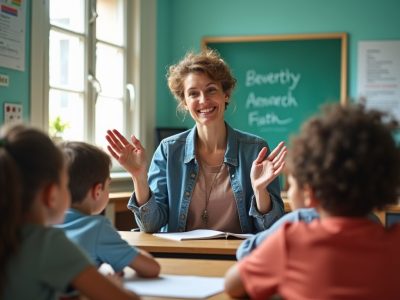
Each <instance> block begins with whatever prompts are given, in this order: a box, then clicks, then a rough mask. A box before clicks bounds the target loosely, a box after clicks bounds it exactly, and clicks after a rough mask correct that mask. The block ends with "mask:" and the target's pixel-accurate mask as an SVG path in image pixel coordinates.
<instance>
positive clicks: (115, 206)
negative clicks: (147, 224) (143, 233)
mask: <svg viewBox="0 0 400 300" xmlns="http://www.w3.org/2000/svg"><path fill="white" fill-rule="evenodd" d="M131 195H132V193H131V192H121V193H110V196H109V198H110V201H109V202H108V204H107V207H106V208H105V213H104V215H105V216H106V217H107V218H108V219H109V220H110V221H111V224H113V225H115V214H116V213H119V212H125V211H128V207H127V205H128V200H129V198H130V197H131ZM132 219H133V217H132ZM132 227H133V224H132Z"/></svg>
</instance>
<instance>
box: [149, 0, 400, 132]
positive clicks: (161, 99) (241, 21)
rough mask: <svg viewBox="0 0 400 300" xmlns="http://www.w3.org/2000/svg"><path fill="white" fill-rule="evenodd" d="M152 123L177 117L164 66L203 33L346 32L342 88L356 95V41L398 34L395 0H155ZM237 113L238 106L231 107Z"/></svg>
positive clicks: (173, 122)
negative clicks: (346, 79)
mask: <svg viewBox="0 0 400 300" xmlns="http://www.w3.org/2000/svg"><path fill="white" fill-rule="evenodd" d="M157 4H158V7H157V21H158V24H157V30H158V31H157V44H158V48H157V84H158V87H157V96H156V97H157V102H156V109H157V111H156V120H157V126H160V127H162V126H166V127H168V126H175V127H180V126H192V124H193V123H192V121H191V120H190V117H186V120H185V121H183V122H182V116H177V114H176V102H175V100H174V99H173V98H172V96H171V95H170V93H169V91H168V88H167V83H166V79H165V73H166V68H167V66H168V65H170V64H171V63H175V62H177V61H178V60H179V59H180V58H181V57H182V56H183V55H184V54H185V52H186V51H187V50H189V49H194V50H199V49H200V41H201V38H202V37H203V36H236V35H271V34H297V33H319V32H323V33H325V32H347V33H348V37H349V62H348V76H349V82H348V91H349V92H348V93H349V95H350V97H353V98H354V97H356V96H357V94H356V93H357V44H358V41H361V40H385V39H388V40H390V39H397V40H399V39H400V1H398V0H379V1H378V0H335V1H321V0H298V1H293V0H279V1H276V0H235V1H232V0H202V1H199V0H158V3H157ZM236 113H239V112H236Z"/></svg>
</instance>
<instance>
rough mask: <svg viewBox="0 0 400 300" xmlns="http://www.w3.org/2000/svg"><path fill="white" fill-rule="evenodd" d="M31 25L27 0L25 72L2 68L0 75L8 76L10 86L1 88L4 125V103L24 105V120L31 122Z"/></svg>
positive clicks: (28, 1)
mask: <svg viewBox="0 0 400 300" xmlns="http://www.w3.org/2000/svg"><path fill="white" fill-rule="evenodd" d="M30 24H31V0H26V23H25V70H24V71H17V70H13V69H8V68H3V67H0V74H2V75H6V76H8V79H9V86H7V87H4V86H0V124H3V123H4V103H6V102H7V103H17V104H22V106H23V108H22V113H23V119H24V120H29V116H30V100H29V94H30V64H31V57H30V44H31V40H30V37H31V35H30V28H31V27H30Z"/></svg>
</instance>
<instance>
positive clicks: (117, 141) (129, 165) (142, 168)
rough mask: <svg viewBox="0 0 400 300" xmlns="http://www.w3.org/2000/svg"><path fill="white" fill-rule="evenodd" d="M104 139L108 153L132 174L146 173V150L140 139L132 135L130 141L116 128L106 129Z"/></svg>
mask: <svg viewBox="0 0 400 300" xmlns="http://www.w3.org/2000/svg"><path fill="white" fill-rule="evenodd" d="M106 139H107V141H108V146H107V149H108V151H109V152H110V154H111V155H112V156H113V157H114V158H115V159H116V160H117V161H118V162H119V163H120V164H121V166H122V167H123V168H124V169H125V170H127V171H128V172H129V173H130V174H131V175H132V176H135V177H136V176H140V175H142V176H143V174H144V173H146V169H147V159H146V152H145V149H144V148H143V146H142V144H141V143H140V141H139V140H138V139H137V138H136V137H135V136H133V135H132V137H131V141H132V143H130V142H129V141H128V140H127V139H126V138H125V137H124V136H123V135H122V134H121V133H120V132H119V131H118V130H116V129H113V130H108V131H107V135H106Z"/></svg>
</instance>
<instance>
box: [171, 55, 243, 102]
mask: <svg viewBox="0 0 400 300" xmlns="http://www.w3.org/2000/svg"><path fill="white" fill-rule="evenodd" d="M195 72H200V73H205V74H207V76H208V77H210V78H211V79H212V80H214V81H218V82H221V85H222V90H223V91H224V92H225V93H226V94H227V95H228V97H229V96H230V95H231V93H232V91H233V89H234V88H235V85H236V79H235V78H234V77H233V75H232V73H231V71H230V68H229V66H228V65H227V64H226V62H225V61H224V60H223V59H222V58H221V57H220V55H219V54H218V52H217V51H215V50H211V49H206V50H203V51H202V52H200V53H199V54H196V53H193V52H188V53H186V55H185V57H184V58H183V59H182V60H181V61H180V62H178V63H177V64H175V65H172V66H170V67H169V70H168V73H167V77H168V87H169V89H170V91H171V92H172V94H173V95H174V97H175V98H176V100H177V101H178V108H182V107H183V106H182V105H183V102H184V101H185V96H184V86H183V83H184V81H185V79H186V77H187V75H189V74H190V73H195Z"/></svg>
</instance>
